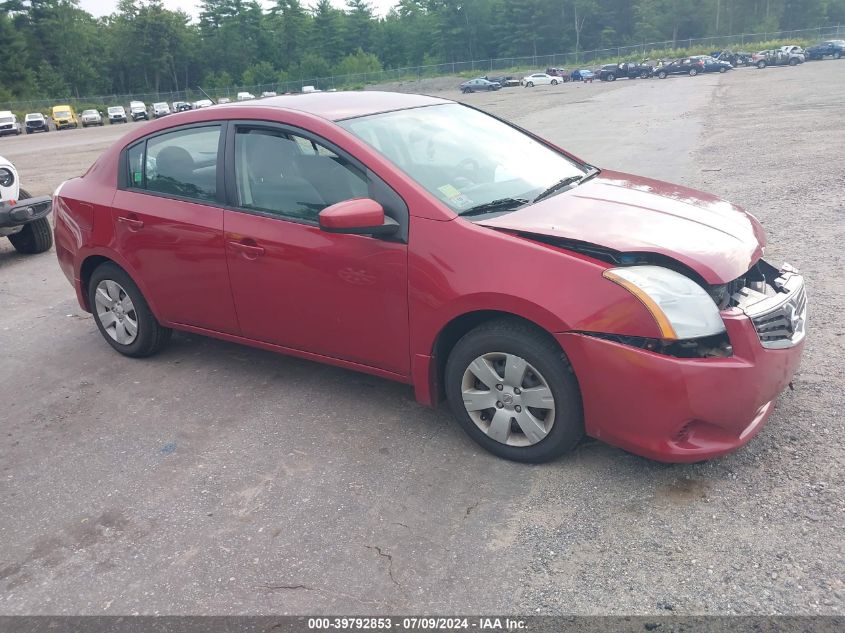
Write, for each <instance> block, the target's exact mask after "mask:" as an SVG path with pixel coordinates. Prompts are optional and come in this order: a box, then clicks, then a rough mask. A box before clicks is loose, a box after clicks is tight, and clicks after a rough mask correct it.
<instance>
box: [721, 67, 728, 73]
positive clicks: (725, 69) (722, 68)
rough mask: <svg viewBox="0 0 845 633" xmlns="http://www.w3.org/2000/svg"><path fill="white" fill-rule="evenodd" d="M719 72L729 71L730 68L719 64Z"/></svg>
mask: <svg viewBox="0 0 845 633" xmlns="http://www.w3.org/2000/svg"><path fill="white" fill-rule="evenodd" d="M719 72H720V73H726V72H728V69H727V68H725V67H724V66H719Z"/></svg>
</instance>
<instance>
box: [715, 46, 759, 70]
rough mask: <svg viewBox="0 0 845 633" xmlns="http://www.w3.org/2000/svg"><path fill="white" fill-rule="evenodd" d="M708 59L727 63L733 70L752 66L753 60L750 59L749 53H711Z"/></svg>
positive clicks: (727, 51)
mask: <svg viewBox="0 0 845 633" xmlns="http://www.w3.org/2000/svg"><path fill="white" fill-rule="evenodd" d="M710 57H712V58H713V59H716V60H718V61H720V62H728V63H729V64H730V65H731V66H733V67H734V68H737V67H739V66H753V65H754V60H753V59H751V53H746V52H744V51H737V52H734V51H730V50H724V51H713V52H712V53H710Z"/></svg>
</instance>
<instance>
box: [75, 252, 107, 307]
mask: <svg viewBox="0 0 845 633" xmlns="http://www.w3.org/2000/svg"><path fill="white" fill-rule="evenodd" d="M106 262H111V263H112V264H114V261H112V260H111V259H109V258H108V257H103V256H102V255H91V257H88V258H86V259H85V261H84V262H82V266H81V267H80V269H79V283H80V284H82V296H83V297H84V298H85V304H86V306H87V307H88V309H89V310H90V309H91V306H89V305H87V304H88V282H89V281H91V275H93V274H94V271H95V270H96V269H97V268H98V267H99V266H100V264H105V263H106Z"/></svg>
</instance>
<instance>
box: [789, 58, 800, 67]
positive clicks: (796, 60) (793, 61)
mask: <svg viewBox="0 0 845 633" xmlns="http://www.w3.org/2000/svg"><path fill="white" fill-rule="evenodd" d="M789 65H790V66H797V65H798V58H797V57H793V58H792V59H790V60H789Z"/></svg>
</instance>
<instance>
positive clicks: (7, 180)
mask: <svg viewBox="0 0 845 633" xmlns="http://www.w3.org/2000/svg"><path fill="white" fill-rule="evenodd" d="M14 184H15V174H14V173H13V172H12V170H11V169H7V168H6V167H0V187H11V186H12V185H14Z"/></svg>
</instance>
